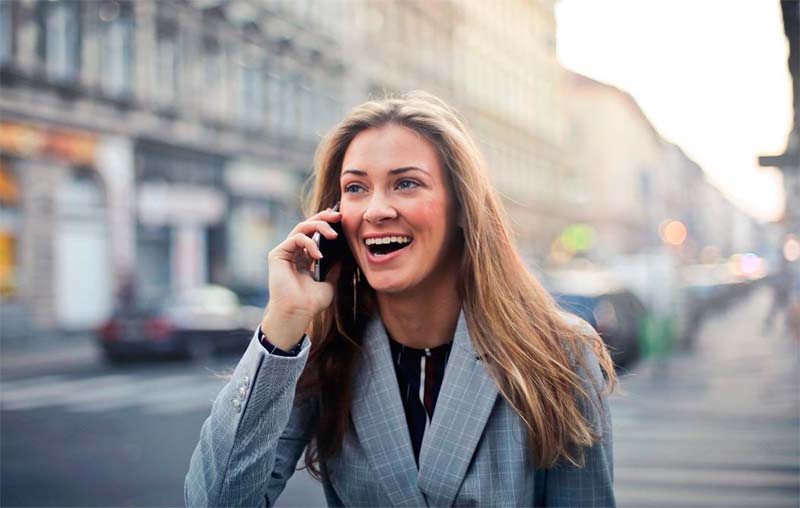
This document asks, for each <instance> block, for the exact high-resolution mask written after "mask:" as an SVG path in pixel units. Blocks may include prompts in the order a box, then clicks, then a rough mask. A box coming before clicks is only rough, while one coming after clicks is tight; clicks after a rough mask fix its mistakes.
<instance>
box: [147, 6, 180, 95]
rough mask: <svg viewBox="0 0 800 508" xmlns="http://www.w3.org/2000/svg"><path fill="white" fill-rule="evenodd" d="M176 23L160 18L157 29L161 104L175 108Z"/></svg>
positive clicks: (156, 60) (157, 78)
mask: <svg viewBox="0 0 800 508" xmlns="http://www.w3.org/2000/svg"><path fill="white" fill-rule="evenodd" d="M176 28H177V27H176V25H175V23H172V22H169V21H165V20H160V21H159V23H158V26H157V29H156V55H155V58H154V64H155V73H154V75H155V83H154V84H153V85H154V86H153V88H154V90H155V91H156V97H157V98H158V99H157V101H158V104H159V106H161V107H163V108H174V107H175V104H174V103H175V99H176V98H177V96H178V86H179V83H178V63H179V62H178V34H177V33H176V30H175V29H176Z"/></svg>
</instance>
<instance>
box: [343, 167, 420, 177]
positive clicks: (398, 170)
mask: <svg viewBox="0 0 800 508" xmlns="http://www.w3.org/2000/svg"><path fill="white" fill-rule="evenodd" d="M409 171H422V172H423V173H425V174H428V175H430V173H428V172H427V171H425V170H424V169H422V168H418V167H416V166H405V167H402V168H396V169H391V170H389V174H390V175H399V174H402V173H407V172H409ZM348 173H349V174H353V175H356V176H367V172H366V171H364V170H361V169H346V170H344V171H342V175H341V176H344V175H346V174H348Z"/></svg>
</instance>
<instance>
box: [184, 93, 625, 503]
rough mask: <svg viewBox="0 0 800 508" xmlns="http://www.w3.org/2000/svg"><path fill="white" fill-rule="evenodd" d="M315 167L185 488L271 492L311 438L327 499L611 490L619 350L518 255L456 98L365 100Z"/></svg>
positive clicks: (607, 494) (597, 496) (566, 497)
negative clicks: (342, 248) (334, 245)
mask: <svg viewBox="0 0 800 508" xmlns="http://www.w3.org/2000/svg"><path fill="white" fill-rule="evenodd" d="M315 176H316V178H315V183H314V189H313V193H312V195H311V196H310V199H309V200H308V205H309V210H308V212H309V218H308V219H307V220H306V221H303V222H301V223H300V224H298V225H297V227H296V228H295V229H294V230H293V232H292V233H291V234H290V235H289V237H288V238H287V239H286V240H285V241H284V242H283V243H281V244H280V245H278V246H277V247H276V248H275V249H273V250H272V251H271V252H270V256H269V265H270V266H269V273H270V277H269V286H270V295H271V300H270V303H269V307H268V309H267V311H266V312H265V315H264V318H263V320H262V323H261V326H260V327H259V329H258V330H257V331H256V334H255V336H254V337H253V340H252V342H251V344H250V347H249V348H248V350H247V351H246V352H245V354H244V356H243V357H242V359H241V360H240V362H239V364H238V365H237V368H236V371H235V372H234V374H233V378H232V379H231V381H230V383H228V385H226V387H225V388H223V390H222V392H221V393H220V395H219V396H218V398H217V400H216V401H215V403H214V407H213V409H212V414H211V415H210V416H209V418H208V419H207V420H206V422H205V424H204V425H203V428H202V431H201V436H200V442H199V444H198V446H197V448H196V450H195V452H194V454H193V456H192V460H191V465H190V470H189V473H188V475H187V477H186V502H187V504H188V505H191V506H195V505H227V506H254V505H257V504H263V502H264V500H265V499H266V502H267V505H272V504H273V503H274V502H275V500H276V498H277V497H278V495H279V494H280V493H281V491H282V490H283V487H284V485H285V483H286V481H287V480H288V479H289V477H290V476H291V475H292V473H293V472H294V470H295V466H296V463H297V462H298V460H299V458H300V456H301V454H302V453H303V450H304V449H305V450H306V456H305V462H306V465H307V466H308V468H309V470H310V471H311V472H312V474H314V475H315V476H316V477H317V478H318V479H319V480H321V481H322V483H323V488H324V491H325V495H326V498H327V500H328V503H329V504H330V505H332V506H345V505H364V506H390V505H395V506H401V505H403V506H451V505H493V506H495V505H503V506H505V505H508V506H519V505H525V506H613V505H614V504H615V501H614V493H613V487H612V477H613V473H612V471H613V465H612V449H611V446H612V443H611V418H610V414H609V412H608V407H607V395H608V393H609V392H610V391H612V390H613V388H614V386H615V385H616V375H615V372H614V368H613V364H612V362H611V358H610V356H609V354H608V352H607V351H606V349H605V347H604V345H603V343H602V341H601V340H600V338H599V337H598V336H597V334H596V333H595V332H594V331H593V330H592V329H591V327H589V326H588V325H586V324H585V323H584V322H582V321H580V320H578V319H576V318H574V317H570V316H568V315H565V314H563V313H561V312H560V311H559V309H558V307H557V306H556V304H555V303H554V301H553V299H552V297H551V296H550V295H549V294H548V293H547V292H546V291H545V290H544V289H543V288H542V287H541V285H540V284H539V282H538V281H537V280H536V279H535V278H534V277H533V276H532V275H531V274H529V273H528V272H527V270H526V269H525V267H524V265H523V263H522V261H521V260H520V257H519V255H518V254H517V250H516V248H515V246H514V244H513V242H512V240H511V232H510V229H509V227H508V225H507V223H506V220H505V218H504V213H503V211H502V208H501V206H500V203H499V201H498V200H497V198H496V197H495V194H494V191H493V189H492V187H491V185H490V183H489V182H490V179H489V175H488V168H487V167H486V164H485V163H484V161H483V158H482V157H481V156H480V153H479V151H478V149H477V146H476V145H475V143H474V141H473V140H472V138H471V137H470V135H469V134H468V133H467V131H466V129H465V127H464V125H463V123H462V122H461V120H460V119H459V117H458V115H457V113H456V112H455V111H454V110H453V109H452V108H450V107H449V106H447V105H446V104H445V103H443V102H442V101H441V100H440V99H438V98H436V97H434V96H432V95H430V94H428V93H424V92H412V93H409V94H406V95H404V96H402V97H396V98H387V99H384V100H380V101H370V102H367V103H365V104H362V105H361V106H359V107H357V108H355V109H354V110H353V111H351V112H350V113H349V114H348V116H347V117H346V118H345V119H344V120H342V121H341V122H340V123H339V124H338V125H337V126H336V127H334V129H333V130H332V131H331V132H330V133H329V134H328V136H327V137H326V138H325V139H324V140H323V141H322V143H321V144H320V146H319V148H318V150H317V154H316V162H315ZM336 203H339V207H340V208H339V211H333V210H332V209H331V207H333V205H334V204H336ZM335 223H341V231H343V234H344V237H345V239H346V242H347V246H348V247H349V249H348V252H347V253H346V254H345V255H344V256H343V258H342V259H341V260H340V261H338V262H337V263H336V264H335V266H334V267H333V269H331V270H330V272H329V273H328V276H327V279H326V280H325V281H322V282H317V281H315V280H314V279H313V278H312V277H311V272H310V267H311V265H312V263H313V262H314V261H316V260H319V259H321V258H322V257H323V255H324V253H323V252H321V251H320V249H319V247H318V246H317V244H316V243H315V242H314V241H312V239H311V238H310V237H311V236H312V235H313V234H314V233H319V234H320V235H322V236H324V237H325V238H327V239H329V240H330V239H334V238H336V237H337V236H339V234H338V233H337V232H336V231H335V230H334V228H333V227H332V226H331V224H335ZM434 412H435V413H434ZM434 414H435V417H434Z"/></svg>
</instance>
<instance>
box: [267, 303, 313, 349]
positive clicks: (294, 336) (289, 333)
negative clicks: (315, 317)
mask: <svg viewBox="0 0 800 508" xmlns="http://www.w3.org/2000/svg"><path fill="white" fill-rule="evenodd" d="M309 322H310V320H308V319H306V318H303V317H300V316H280V317H278V316H275V315H273V314H272V313H270V312H267V314H266V315H265V316H264V319H262V320H261V333H262V334H263V335H264V336H265V337H266V338H267V340H269V343H270V344H272V345H273V346H275V347H277V348H279V349H282V350H283V351H287V352H288V351H291V350H292V348H294V347H295V346H297V345H298V344H299V343H300V341H302V340H303V336H304V335H305V332H306V328H308V323H309Z"/></svg>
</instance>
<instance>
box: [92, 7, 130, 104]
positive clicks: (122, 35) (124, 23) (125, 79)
mask: <svg viewBox="0 0 800 508" xmlns="http://www.w3.org/2000/svg"><path fill="white" fill-rule="evenodd" d="M98 16H99V18H100V21H101V28H100V30H101V33H102V40H103V42H102V44H101V51H102V55H101V58H102V72H101V73H100V83H101V86H102V87H103V90H105V92H106V93H108V94H109V95H111V96H112V97H115V98H124V97H128V96H130V95H131V94H132V82H133V70H132V69H133V12H132V6H131V4H130V3H128V2H106V3H104V4H102V5H101V6H100V9H99V11H98Z"/></svg>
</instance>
